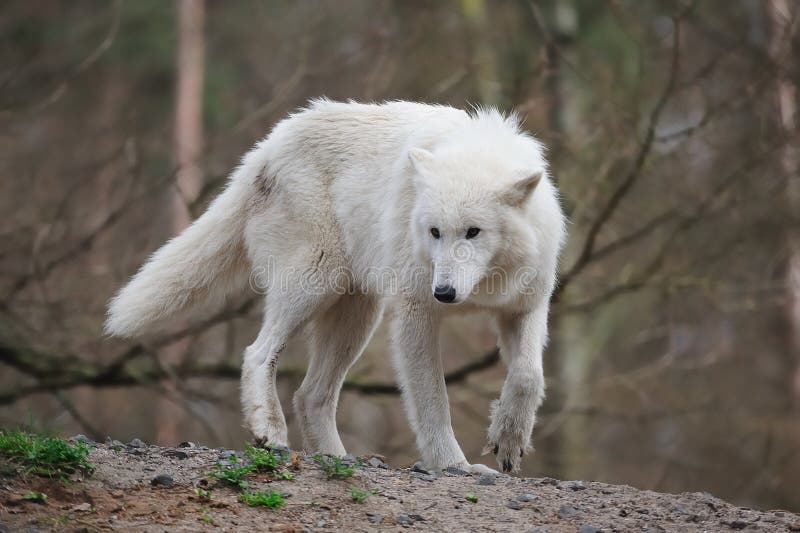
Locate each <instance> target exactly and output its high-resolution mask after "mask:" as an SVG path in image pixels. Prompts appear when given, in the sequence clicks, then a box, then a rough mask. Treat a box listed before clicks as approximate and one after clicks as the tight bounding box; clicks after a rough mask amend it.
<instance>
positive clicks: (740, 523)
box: [722, 520, 748, 529]
mask: <svg viewBox="0 0 800 533" xmlns="http://www.w3.org/2000/svg"><path fill="white" fill-rule="evenodd" d="M722 523H723V524H724V525H726V526H728V527H730V528H731V529H744V528H746V527H747V525H748V524H747V522H745V521H744V520H731V521H730V522H722Z"/></svg>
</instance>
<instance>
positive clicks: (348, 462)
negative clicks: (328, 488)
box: [342, 453, 358, 465]
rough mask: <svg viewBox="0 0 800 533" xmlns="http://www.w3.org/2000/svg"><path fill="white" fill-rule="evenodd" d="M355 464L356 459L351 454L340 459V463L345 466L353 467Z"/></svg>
mask: <svg viewBox="0 0 800 533" xmlns="http://www.w3.org/2000/svg"><path fill="white" fill-rule="evenodd" d="M357 462H358V459H356V456H355V455H353V454H352V453H348V454H347V455H345V456H344V457H342V463H344V464H346V465H354V464H356V463H357Z"/></svg>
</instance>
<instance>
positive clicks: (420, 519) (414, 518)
mask: <svg viewBox="0 0 800 533" xmlns="http://www.w3.org/2000/svg"><path fill="white" fill-rule="evenodd" d="M408 517H409V518H410V519H411V521H412V522H424V521H425V517H423V516H422V515H421V514H410V515H408Z"/></svg>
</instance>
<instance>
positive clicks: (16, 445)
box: [0, 430, 94, 478]
mask: <svg viewBox="0 0 800 533" xmlns="http://www.w3.org/2000/svg"><path fill="white" fill-rule="evenodd" d="M89 449H90V448H89V446H88V445H87V444H85V443H83V442H75V443H69V442H67V441H65V440H63V439H59V438H56V437H51V436H48V435H31V434H28V433H25V432H24V431H6V430H0V457H3V458H5V459H7V460H9V461H11V462H12V463H15V464H18V465H19V466H21V467H22V468H24V469H25V470H26V471H28V472H31V473H34V474H37V475H41V476H48V477H61V478H65V477H67V476H68V475H69V474H72V473H73V472H75V471H77V470H82V471H86V472H90V471H92V470H93V469H94V467H93V466H92V464H91V463H90V462H89V461H88V460H87V457H88V456H89Z"/></svg>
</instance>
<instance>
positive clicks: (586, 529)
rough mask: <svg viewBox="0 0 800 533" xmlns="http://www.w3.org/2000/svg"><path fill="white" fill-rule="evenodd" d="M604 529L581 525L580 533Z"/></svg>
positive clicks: (593, 532) (597, 531)
mask: <svg viewBox="0 0 800 533" xmlns="http://www.w3.org/2000/svg"><path fill="white" fill-rule="evenodd" d="M602 531H603V530H602V529H600V528H599V527H595V526H588V525H586V526H581V527H579V528H578V533H602Z"/></svg>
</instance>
